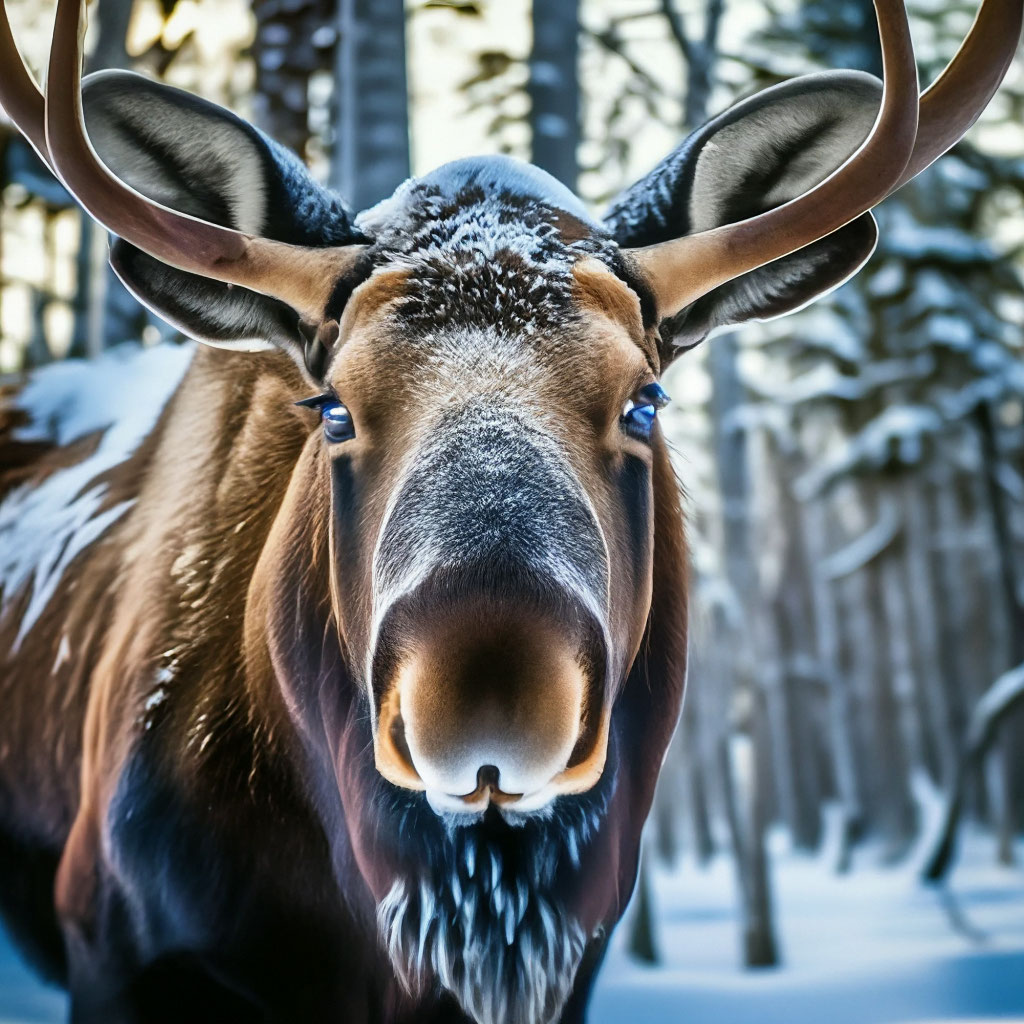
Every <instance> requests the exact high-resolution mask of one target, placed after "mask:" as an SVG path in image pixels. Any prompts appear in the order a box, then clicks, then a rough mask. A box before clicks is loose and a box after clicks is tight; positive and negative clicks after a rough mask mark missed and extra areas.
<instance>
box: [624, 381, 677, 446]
mask: <svg viewBox="0 0 1024 1024" xmlns="http://www.w3.org/2000/svg"><path fill="white" fill-rule="evenodd" d="M668 401H669V398H668V395H667V394H666V393H665V389H664V388H663V387H662V386H661V385H660V384H659V383H658V382H657V381H655V382H653V383H652V384H647V385H645V386H644V387H642V388H641V389H640V390H639V391H638V392H637V393H636V396H635V397H634V398H631V399H630V400H629V401H628V402H627V403H626V405H625V407H624V408H623V410H622V421H621V422H622V425H623V427H624V428H625V429H626V431H627V433H629V434H632V435H633V436H634V437H638V438H640V439H641V440H644V441H646V440H648V439H649V438H650V436H651V431H652V430H653V429H654V421H655V419H656V418H657V416H658V410H659V409H662V408H664V407H665V406H666V405H668Z"/></svg>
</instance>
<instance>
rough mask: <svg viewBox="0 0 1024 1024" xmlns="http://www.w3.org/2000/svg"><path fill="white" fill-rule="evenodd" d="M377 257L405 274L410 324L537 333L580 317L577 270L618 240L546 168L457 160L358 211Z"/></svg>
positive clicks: (610, 254)
mask: <svg viewBox="0 0 1024 1024" xmlns="http://www.w3.org/2000/svg"><path fill="white" fill-rule="evenodd" d="M357 225H358V227H359V229H360V230H361V231H363V232H364V233H365V234H367V235H369V236H370V237H372V238H373V239H374V249H375V250H376V252H375V261H376V262H379V263H391V264H393V265H395V266H398V267H403V268H407V269H408V270H409V271H410V273H409V275H408V277H407V279H406V282H405V284H406V295H405V298H404V299H403V300H402V301H401V303H400V304H399V305H400V308H399V309H398V310H397V312H399V313H400V315H401V317H402V319H403V321H404V322H405V323H406V324H408V325H409V326H411V327H417V326H420V327H423V328H424V329H427V330H430V329H435V328H437V327H438V326H442V325H445V324H448V323H450V322H452V321H453V320H456V321H457V322H458V323H459V325H460V326H462V327H479V328H494V327H499V328H502V329H505V330H507V331H509V332H514V333H517V334H519V333H525V334H531V333H533V331H535V330H544V329H551V328H553V327H559V326H565V325H566V324H567V323H568V322H569V321H571V320H573V319H575V315H574V305H573V298H574V295H573V284H574V280H573V267H574V266H575V264H576V262H577V261H578V260H580V259H581V258H582V257H586V256H589V257H593V258H595V259H597V260H600V261H601V262H603V263H604V264H605V265H606V266H608V267H614V266H616V265H617V262H618V260H619V255H618V247H617V245H616V243H615V242H614V241H613V240H612V239H611V238H610V237H609V236H608V235H607V234H606V233H605V232H604V231H603V230H602V228H601V227H600V226H599V225H598V224H597V222H596V221H594V220H592V219H591V217H590V215H589V214H588V213H587V211H586V209H585V208H584V207H583V205H582V203H581V202H580V201H579V200H578V199H577V198H576V197H575V196H574V195H573V194H572V193H571V192H570V191H569V190H568V189H566V188H565V187H564V186H563V185H561V184H560V183H559V182H557V181H556V180H555V179H554V178H552V177H551V176H550V175H548V174H546V173H545V172H543V171H541V170H539V169H537V168H536V167H532V166H531V165H529V164H525V163H522V162H520V161H517V160H513V159H512V158H510V157H481V158H472V159H467V160H458V161H455V162H453V163H450V164H445V165H444V166H443V167H441V168H439V169H438V170H436V171H434V172H432V173H431V174H428V175H426V176H425V177H422V178H415V179H411V180H410V181H408V182H406V183H405V184H404V185H402V186H401V187H400V188H399V189H398V190H397V191H396V192H395V194H394V195H393V196H391V198H390V199H386V200H384V201H383V202H381V203H379V204H378V205H377V206H375V207H373V208H372V209H371V210H368V211H366V212H365V213H363V214H361V215H360V217H359V218H358V221H357Z"/></svg>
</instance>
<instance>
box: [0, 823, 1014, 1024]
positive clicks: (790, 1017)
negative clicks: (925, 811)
mask: <svg viewBox="0 0 1024 1024" xmlns="http://www.w3.org/2000/svg"><path fill="white" fill-rule="evenodd" d="M964 838H965V842H964V843H963V844H962V852H961V858H960V862H959V864H958V865H957V867H956V868H955V870H954V872H953V874H952V877H951V880H950V884H949V890H948V895H943V893H942V892H940V891H936V890H933V889H929V888H925V887H923V886H921V885H920V884H919V883H918V882H917V880H916V875H915V865H916V862H917V861H918V860H919V858H917V857H915V858H911V859H910V860H909V861H908V862H907V863H906V864H904V865H901V866H899V867H895V868H884V867H881V866H879V863H878V860H877V851H875V850H873V849H871V848H870V847H868V848H865V849H863V850H861V851H859V852H858V856H857V857H856V858H855V864H854V870H853V872H852V874H849V875H844V876H837V875H836V874H835V873H834V872H833V871H832V870H831V866H830V865H831V864H832V863H834V858H833V853H832V852H831V851H829V850H828V848H827V847H826V852H825V853H823V854H822V855H821V856H820V857H814V858H808V857H804V856H800V855H797V854H794V853H791V852H789V851H787V850H786V849H785V848H784V844H783V843H782V842H781V839H780V837H774V842H773V844H772V845H773V877H774V881H775V900H776V910H777V917H778V922H779V928H778V932H779V940H780V947H781V951H782V956H783V958H784V965H783V966H782V967H781V968H779V969H775V970H768V971H760V972H756V973H745V972H743V971H741V970H740V969H739V967H738V963H737V957H738V948H739V946H738V930H737V924H736V916H735V898H734V881H733V876H732V867H731V864H730V862H729V861H728V860H726V859H725V858H719V859H718V860H716V861H714V862H713V863H712V864H711V865H710V866H709V867H708V868H707V869H704V870H702V869H699V868H697V867H695V866H694V865H693V864H692V863H690V862H687V863H684V864H683V865H681V866H680V869H679V870H678V871H676V872H674V873H671V874H668V873H666V872H664V871H661V870H658V871H657V872H656V875H655V878H654V896H655V898H654V906H655V910H656V914H657V938H658V944H659V947H660V949H661V953H662V958H663V963H662V964H661V965H659V966H658V967H654V968H648V967H642V966H639V965H637V964H636V963H634V962H632V961H631V960H630V959H629V957H628V956H627V954H626V952H625V949H624V945H625V939H626V937H627V931H628V929H627V928H625V927H624V928H622V929H620V930H619V932H618V933H617V934H616V936H615V939H614V941H613V948H612V950H611V952H610V954H609V957H608V962H607V964H606V966H605V969H604V971H603V972H602V974H601V978H600V981H599V983H598V986H597V990H596V993H595V997H594V1001H593V1005H592V1011H591V1018H590V1020H591V1024H712V1022H713V1024H940V1022H941V1024H947V1022H957V1024H968V1022H980V1021H1002V1022H1004V1024H1007V1022H1015V1024H1024V869H1009V868H999V867H996V866H994V865H993V857H994V848H993V843H992V840H991V839H990V838H989V837H986V836H985V835H983V834H980V833H970V834H967V835H965V837H964ZM1018 858H1019V863H1021V864H1024V844H1021V845H1020V848H1019V850H1018ZM954 922H955V924H954ZM63 1013H64V1000H63V998H62V997H61V996H60V994H59V993H56V992H54V991H53V990H50V989H46V988H44V987H43V986H41V985H40V984H39V983H38V982H36V981H35V980H33V978H32V977H31V975H30V974H29V973H28V972H27V971H26V970H25V969H24V968H23V967H21V965H20V964H19V963H18V961H17V959H16V955H15V953H14V952H13V950H12V949H11V948H10V946H9V945H8V944H7V943H6V942H5V941H4V940H3V937H2V935H0V1024H50V1022H57V1021H61V1020H62V1019H63Z"/></svg>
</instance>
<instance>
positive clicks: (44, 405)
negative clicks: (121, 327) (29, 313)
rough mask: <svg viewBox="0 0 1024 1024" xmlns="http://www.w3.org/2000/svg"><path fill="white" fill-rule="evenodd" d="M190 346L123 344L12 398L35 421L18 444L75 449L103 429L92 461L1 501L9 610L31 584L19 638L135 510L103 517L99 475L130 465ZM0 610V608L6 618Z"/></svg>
mask: <svg viewBox="0 0 1024 1024" xmlns="http://www.w3.org/2000/svg"><path fill="white" fill-rule="evenodd" d="M192 351H193V349H192V346H190V345H186V346H177V345H159V346H156V347H155V348H150V349H140V348H138V347H137V346H133V345H125V346H120V347H118V348H115V349H111V350H110V351H108V352H106V353H104V355H103V356H102V357H101V358H99V359H96V360H92V361H90V362H84V361H81V360H67V361H65V362H62V363H55V364H53V365H52V366H48V367H46V368H45V369H43V370H40V371H39V372H37V373H36V374H34V375H33V376H32V378H31V379H30V380H29V382H28V383H27V384H26V385H25V387H24V388H23V389H22V390H21V391H20V392H19V394H18V395H17V398H16V399H15V403H16V407H17V408H19V409H22V410H24V411H25V412H26V413H28V414H29V416H30V417H31V419H30V421H29V423H28V424H26V425H25V426H24V427H21V428H19V429H17V430H16V431H15V432H14V437H15V439H16V440H20V441H52V442H54V443H56V444H59V445H67V444H71V443H72V442H73V441H76V440H78V439H79V438H82V437H85V436H86V435H88V434H91V433H93V432H95V431H99V430H102V431H104V433H103V436H102V438H101V439H100V442H99V444H98V446H97V448H96V451H95V452H93V454H92V455H90V456H89V457H88V458H86V459H84V460H82V461H81V462H79V463H77V464H75V465H73V466H69V467H68V468H67V469H62V470H60V471H59V472H57V473H54V474H53V475H52V476H50V477H48V478H47V479H46V480H44V481H43V482H42V483H41V484H39V485H37V486H33V485H31V484H24V485H22V486H21V487H18V488H16V489H15V490H13V491H12V492H11V493H10V494H9V495H8V496H7V498H6V499H5V500H4V502H3V504H2V505H0V592H2V596H3V604H4V605H7V604H8V603H9V602H10V601H11V599H12V598H14V597H15V595H17V594H20V593H22V591H23V590H24V589H25V588H26V587H28V588H30V594H31V596H30V598H29V603H28V606H27V608H26V610H25V614H24V615H23V617H22V619H21V622H20V623H19V629H18V636H17V639H16V641H15V648H17V647H18V646H19V645H20V644H21V642H22V640H23V639H24V638H25V636H26V634H27V633H28V631H29V630H30V629H31V628H32V626H33V625H34V624H35V623H36V621H37V620H38V618H39V616H40V615H41V614H42V613H43V611H44V610H45V608H46V606H47V605H48V604H49V602H50V600H51V598H52V597H53V595H54V593H55V592H56V590H57V587H58V586H59V585H60V581H61V578H62V577H63V575H64V572H65V571H66V569H67V568H68V566H69V565H70V564H71V563H72V561H73V560H74V559H75V557H76V556H77V555H78V554H80V553H81V552H82V551H83V550H85V548H87V547H88V546H89V545H90V544H91V543H92V542H93V541H95V540H97V539H98V538H99V537H101V536H102V535H103V534H104V533H105V532H106V530H107V529H108V528H109V527H110V526H111V525H112V524H113V523H115V522H116V521H117V520H118V519H120V518H121V516H122V515H124V513H125V512H126V511H127V510H128V508H130V506H131V502H121V503H119V504H117V505H115V506H113V507H111V508H109V509H107V510H106V511H104V512H102V513H99V514H97V513H98V510H99V508H100V507H101V505H102V504H103V500H104V496H105V494H106V485H105V484H96V485H93V481H94V480H95V479H96V477H98V476H100V475H101V474H103V473H106V472H107V471H109V470H111V469H113V468H114V467H115V466H117V465H119V464H120V463H122V462H124V461H125V460H126V459H128V458H129V457H130V456H131V455H132V453H133V452H134V451H135V450H136V448H137V447H138V446H139V444H140V443H141V442H142V441H143V440H144V439H145V437H146V436H147V435H148V434H149V432H150V431H151V430H152V429H153V426H154V425H155V424H156V421H157V419H158V418H159V416H160V413H161V412H162V411H163V408H164V406H165V405H166V403H167V400H168V399H169V398H170V396H171V394H172V393H173V392H174V390H175V388H177V386H178V384H179V382H180V381H181V378H182V376H183V375H184V373H185V369H186V367H187V366H188V363H189V361H190V359H191V357H192ZM2 614H3V607H2V606H0V615H2Z"/></svg>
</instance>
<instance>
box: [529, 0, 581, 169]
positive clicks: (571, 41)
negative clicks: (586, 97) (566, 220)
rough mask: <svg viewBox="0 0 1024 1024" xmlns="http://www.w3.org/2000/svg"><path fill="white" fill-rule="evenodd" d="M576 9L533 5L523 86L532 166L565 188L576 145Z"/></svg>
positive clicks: (573, 0) (572, 2) (567, 1)
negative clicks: (526, 93)
mask: <svg viewBox="0 0 1024 1024" xmlns="http://www.w3.org/2000/svg"><path fill="white" fill-rule="evenodd" d="M577 7H578V4H577V0H559V2H558V3H551V2H550V0H534V3H533V49H532V51H531V53H530V79H529V86H528V89H529V94H530V128H531V131H532V138H533V143H532V150H531V153H532V159H533V162H534V163H535V164H536V165H537V166H538V167H542V168H544V170H545V171H548V172H549V173H550V174H553V175H554V176H555V177H556V178H558V180H559V181H561V182H564V183H565V184H566V185H568V186H569V188H571V189H575V188H576V176H577V174H578V172H579V167H578V164H577V157H576V150H577V147H578V146H579V142H580V88H579V81H578V78H577V74H576V64H577V60H578V57H579V17H578V9H577Z"/></svg>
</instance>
